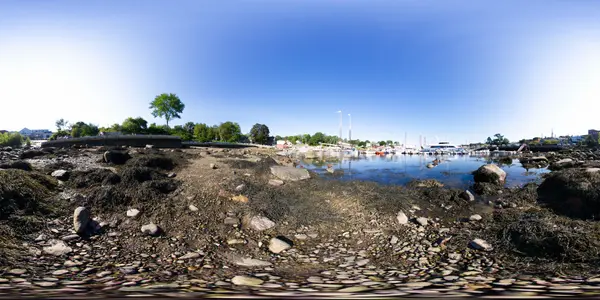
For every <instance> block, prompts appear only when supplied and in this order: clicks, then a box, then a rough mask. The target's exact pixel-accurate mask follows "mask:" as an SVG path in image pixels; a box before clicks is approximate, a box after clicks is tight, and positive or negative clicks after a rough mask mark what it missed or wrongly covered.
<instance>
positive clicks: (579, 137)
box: [571, 135, 584, 144]
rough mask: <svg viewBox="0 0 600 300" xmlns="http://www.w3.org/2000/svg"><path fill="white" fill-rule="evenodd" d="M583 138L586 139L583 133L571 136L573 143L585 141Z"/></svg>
mask: <svg viewBox="0 0 600 300" xmlns="http://www.w3.org/2000/svg"><path fill="white" fill-rule="evenodd" d="M583 140H584V138H583V136H582V135H574V136H572V137H571V143H573V144H577V143H580V142H583Z"/></svg>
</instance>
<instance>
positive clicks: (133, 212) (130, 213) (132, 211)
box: [127, 208, 140, 218]
mask: <svg viewBox="0 0 600 300" xmlns="http://www.w3.org/2000/svg"><path fill="white" fill-rule="evenodd" d="M139 214H140V211H139V210H138V209H135V208H132V209H129V210H127V216H128V217H130V218H135V217H137V216H138V215H139Z"/></svg>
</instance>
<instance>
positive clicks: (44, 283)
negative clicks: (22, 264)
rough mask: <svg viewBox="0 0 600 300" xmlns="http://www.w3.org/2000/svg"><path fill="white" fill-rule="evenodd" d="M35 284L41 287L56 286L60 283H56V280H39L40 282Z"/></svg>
mask: <svg viewBox="0 0 600 300" xmlns="http://www.w3.org/2000/svg"><path fill="white" fill-rule="evenodd" d="M34 284H35V285H37V286H39V287H55V286H57V285H58V283H56V282H48V281H38V282H35V283H34Z"/></svg>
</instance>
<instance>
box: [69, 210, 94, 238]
mask: <svg viewBox="0 0 600 300" xmlns="http://www.w3.org/2000/svg"><path fill="white" fill-rule="evenodd" d="M89 222H90V211H89V210H88V209H87V208H85V207H83V206H80V207H77V208H76V209H75V212H74V213H73V227H74V229H75V232H77V233H84V232H85V231H86V229H87V226H88V224H89Z"/></svg>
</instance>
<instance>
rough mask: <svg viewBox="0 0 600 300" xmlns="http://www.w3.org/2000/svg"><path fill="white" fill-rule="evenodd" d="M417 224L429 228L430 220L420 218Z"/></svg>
mask: <svg viewBox="0 0 600 300" xmlns="http://www.w3.org/2000/svg"><path fill="white" fill-rule="evenodd" d="M417 223H418V224H419V225H421V226H423V227H425V226H427V223H428V220H427V218H423V217H419V218H417Z"/></svg>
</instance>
